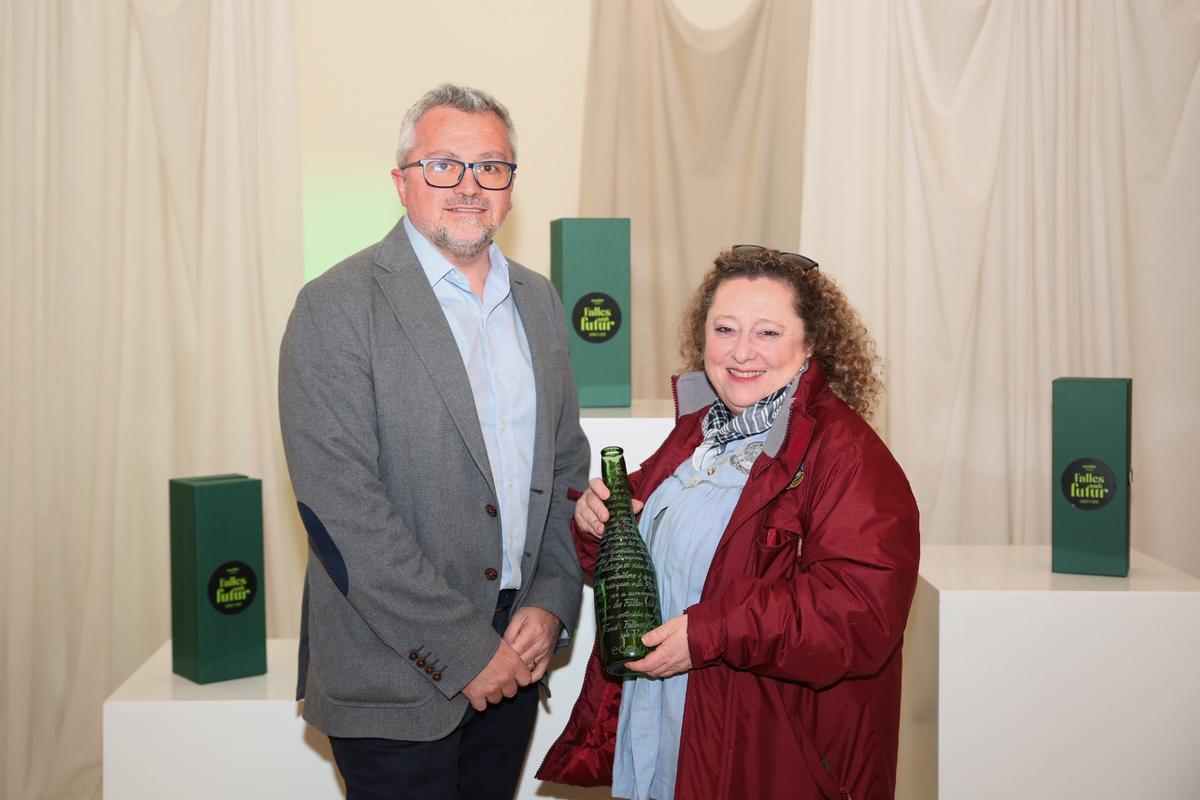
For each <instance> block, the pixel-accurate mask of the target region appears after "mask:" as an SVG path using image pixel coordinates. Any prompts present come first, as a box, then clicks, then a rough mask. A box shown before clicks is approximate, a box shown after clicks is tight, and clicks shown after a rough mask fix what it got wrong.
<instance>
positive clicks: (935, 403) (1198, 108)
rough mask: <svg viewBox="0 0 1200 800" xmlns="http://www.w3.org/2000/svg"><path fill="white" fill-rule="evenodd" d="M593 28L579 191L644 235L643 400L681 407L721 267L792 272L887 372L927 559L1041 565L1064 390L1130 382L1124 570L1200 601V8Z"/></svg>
mask: <svg viewBox="0 0 1200 800" xmlns="http://www.w3.org/2000/svg"><path fill="white" fill-rule="evenodd" d="M802 6H803V8H801V7H802ZM593 17H594V24H593V31H592V54H591V62H590V74H589V78H588V80H589V92H588V108H587V114H588V125H587V126H586V133H585V146H584V153H585V158H588V157H595V158H597V159H599V160H600V161H601V162H602V163H611V164H613V165H614V168H613V174H612V177H611V179H609V180H590V181H589V180H587V179H586V176H588V175H590V174H591V173H590V172H589V170H588V169H586V168H585V170H584V172H583V174H584V175H585V180H584V182H583V185H582V186H583V188H582V197H581V206H582V210H583V212H584V214H585V215H586V214H589V213H595V214H610V215H628V216H630V217H632V226H633V231H634V241H633V255H634V279H633V283H634V287H633V288H634V314H633V325H634V329H635V333H634V339H635V341H636V342H637V344H636V346H635V355H634V389H635V392H634V393H635V395H636V394H641V395H646V396H662V395H663V394H664V392H665V388H664V387H665V383H664V381H663V377H664V376H665V375H666V373H667V372H668V371H669V370H670V369H671V368H672V367H673V366H675V365H676V364H677V357H676V355H675V353H676V346H677V334H676V325H677V320H678V318H679V309H680V307H681V305H682V303H683V301H684V298H685V297H686V296H687V295H688V294H690V292H691V290H692V289H693V288H694V287H695V285H696V283H697V279H698V276H699V275H700V274H701V273H702V272H703V271H704V269H706V267H707V266H708V265H709V264H710V263H711V259H712V257H713V256H714V255H715V254H716V252H717V250H718V249H719V248H720V247H722V246H723V245H725V244H729V243H732V242H733V241H735V240H743V239H747V240H749V241H752V242H760V243H768V244H772V245H775V246H777V247H780V248H781V249H791V248H798V249H799V251H800V252H803V253H805V254H806V255H809V256H811V257H813V258H815V259H817V260H818V261H820V262H821V264H822V269H824V270H826V271H827V272H828V273H829V274H830V275H832V276H834V277H836V278H837V279H838V280H839V281H840V282H841V284H842V286H843V288H844V289H845V291H846V293H847V295H848V296H849V297H850V299H851V301H852V302H853V303H854V304H855V306H856V307H857V308H858V309H859V310H860V312H861V313H862V315H863V317H864V319H865V321H866V323H867V325H868V328H869V329H870V330H871V331H872V333H873V335H874V336H875V338H876V341H877V342H878V344H879V345H880V350H881V353H882V354H883V355H884V357H885V360H886V362H887V367H888V386H889V392H888V396H887V400H886V402H885V405H884V407H883V408H882V410H881V411H880V413H879V415H878V417H877V418H876V420H875V423H876V425H877V426H878V427H879V428H880V430H881V431H882V432H883V433H884V435H885V436H886V437H887V438H888V440H889V442H890V443H891V445H892V447H893V449H894V451H895V452H896V454H897V456H898V457H899V459H900V461H901V463H902V464H903V465H904V467H905V469H906V470H907V472H908V475H909V477H910V479H911V481H912V483H913V487H914V489H915V491H916V494H917V498H918V501H919V502H920V505H921V508H922V513H923V515H924V519H923V526H922V527H923V531H924V534H925V537H926V540H927V541H935V542H969V543H1004V542H1012V543H1046V542H1048V541H1049V503H1050V493H1051V487H1052V482H1051V479H1050V463H1049V461H1050V388H1051V381H1052V379H1053V378H1055V377H1060V376H1098V377H1114V376H1121V377H1126V376H1127V377H1132V378H1133V379H1134V409H1135V412H1134V413H1135V416H1134V465H1135V470H1136V474H1137V483H1136V485H1135V487H1134V494H1133V498H1134V500H1133V531H1134V533H1133V542H1134V546H1135V547H1138V548H1140V549H1142V550H1145V551H1147V552H1149V553H1150V554H1152V555H1155V556H1157V557H1159V558H1161V559H1164V560H1166V561H1168V562H1170V563H1172V564H1176V565H1178V566H1181V567H1182V568H1184V569H1187V570H1189V571H1191V572H1193V573H1197V574H1200V537H1193V536H1189V535H1188V533H1187V529H1186V527H1185V525H1184V523H1183V520H1184V519H1186V512H1184V511H1182V510H1181V505H1180V502H1179V501H1180V499H1181V498H1180V497H1179V494H1178V488H1179V486H1180V484H1179V478H1178V476H1183V475H1187V474H1188V472H1189V469H1188V468H1189V463H1190V460H1191V454H1192V453H1195V452H1196V451H1197V447H1198V446H1200V413H1198V411H1197V407H1198V406H1197V403H1196V402H1195V400H1194V398H1195V397H1196V396H1197V393H1198V391H1200V374H1198V370H1197V368H1196V367H1195V363H1196V359H1195V358H1194V357H1191V356H1189V354H1188V351H1187V349H1186V348H1187V346H1188V345H1189V344H1190V343H1191V342H1194V341H1196V340H1197V334H1198V333H1200V323H1198V322H1197V315H1196V314H1195V313H1194V312H1192V310H1191V306H1192V305H1193V304H1194V302H1195V299H1196V297H1197V291H1196V290H1197V288H1200V277H1198V276H1200V270H1197V267H1198V266H1200V264H1198V260H1200V259H1198V258H1197V255H1196V253H1197V251H1198V249H1200V248H1198V247H1197V245H1200V225H1198V224H1197V222H1198V221H1200V190H1198V189H1197V187H1198V186H1200V135H1198V134H1200V131H1198V128H1200V69H1198V64H1200V62H1198V59H1200V2H1197V0H1171V1H1168V0H1155V1H1154V2H1132V0H1100V1H1099V2H1092V1H1091V0H1053V1H1052V2H1045V1H1044V0H1014V1H1013V2H992V3H988V2H946V1H945V0H925V2H921V1H920V0H893V1H892V2H878V3H866V2H841V0H813V2H812V10H811V17H809V16H808V10H807V4H791V3H782V2H779V3H772V2H753V3H751V5H750V7H749V9H748V10H747V11H746V13H745V15H744V16H743V17H742V18H741V19H738V20H736V21H735V22H733V23H732V24H730V25H729V26H728V27H727V28H725V29H722V30H719V31H696V30H694V29H693V28H691V27H689V26H688V24H687V23H686V22H685V21H682V20H681V19H680V17H679V14H678V12H677V11H676V10H675V8H674V3H673V2H672V0H658V2H654V3H618V2H603V3H596V4H595V5H594V11H593ZM806 28H807V30H805V29H806ZM793 32H795V33H800V32H803V38H800V37H799V36H796V37H792V36H789V35H788V34H790V33H793ZM805 42H807V46H808V48H809V50H808V53H807V59H806V61H805V62H804V63H802V64H798V65H797V64H795V63H794V62H793V61H791V60H790V59H791V58H792V57H793V56H794V53H795V52H796V51H799V50H801V49H803V48H804V47H805ZM789 47H790V48H791V49H789ZM730 77H732V78H733V86H734V87H735V88H734V89H733V90H732V91H731V90H730V87H729V85H727V82H726V79H728V78H730ZM789 98H790V99H792V100H794V101H795V102H796V103H797V104H801V103H802V104H803V111H802V112H800V111H794V110H793V111H790V112H781V111H780V107H781V106H782V105H786V103H787V101H788V99H789ZM764 130H771V131H772V132H773V133H772V135H771V136H763V135H762V134H761V131H764ZM746 131H758V132H759V134H757V135H754V136H744V135H743V133H744V132H746ZM800 149H802V151H803V158H802V159H797V158H795V157H794V153H795V152H796V151H798V150H800ZM743 178H745V180H742V179H743ZM799 185H802V187H803V190H802V191H801V192H800V193H799V195H795V194H788V193H787V192H780V191H779V189H780V187H788V186H799ZM796 202H799V203H800V204H801V207H802V211H801V212H800V214H799V221H800V228H799V231H798V232H794V231H795V229H794V226H793V225H792V224H791V223H792V220H791V219H790V218H789V217H788V216H787V215H788V214H791V213H792V211H791V209H794V208H795V203H796ZM780 209H783V210H784V211H785V214H784V218H783V219H780V218H779V217H778V216H776V213H775V212H778V211H779V210H780Z"/></svg>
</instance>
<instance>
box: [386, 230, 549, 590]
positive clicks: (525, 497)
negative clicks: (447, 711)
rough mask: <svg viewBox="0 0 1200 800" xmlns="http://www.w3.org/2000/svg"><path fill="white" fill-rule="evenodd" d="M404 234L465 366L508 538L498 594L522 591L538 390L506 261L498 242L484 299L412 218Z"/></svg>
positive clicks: (490, 253) (493, 247) (492, 249)
mask: <svg viewBox="0 0 1200 800" xmlns="http://www.w3.org/2000/svg"><path fill="white" fill-rule="evenodd" d="M404 230H405V231H406V232H407V233H408V241H409V242H410V243H411V244H412V248H413V252H415V253H416V255H417V259H418V260H419V261H420V262H421V268H422V269H424V270H425V276H426V277H427V278H429V285H430V286H431V287H433V293H434V295H436V296H437V300H438V303H439V304H440V305H441V307H442V313H444V314H445V315H446V321H447V322H448V323H450V331H451V333H453V334H454V341H455V343H456V344H457V345H458V352H459V353H460V354H461V355H462V360H463V364H464V365H465V366H466V368H467V377H468V378H469V379H470V381H471V393H472V394H473V395H474V396H475V411H476V412H477V413H478V414H479V426H480V428H481V429H482V430H483V442H484V444H485V445H486V447H487V455H488V461H489V462H491V466H492V479H493V481H494V483H495V485H496V499H497V501H498V504H499V506H500V529H501V532H502V534H503V538H504V542H503V546H504V563H503V566H502V569H501V571H500V588H501V589H518V588H520V586H521V555H522V553H523V552H524V550H525V529H526V526H527V525H528V521H529V481H530V479H531V478H532V476H533V434H534V427H535V424H536V418H537V391H536V389H535V387H534V382H533V359H532V358H531V357H530V355H529V339H528V338H527V337H526V336H525V326H524V325H523V324H522V323H521V315H520V312H518V311H517V304H516V301H514V300H513V296H512V291H511V289H510V286H509V281H508V259H506V258H505V257H504V254H503V253H501V252H500V248H499V247H497V246H496V244H495V242H493V243H492V244H491V245H490V246H489V247H488V258H489V260H490V261H491V268H490V269H489V270H488V274H487V280H486V282H485V283H484V286H483V299H482V300H480V299H479V297H478V296H476V295H475V294H473V293H472V292H471V286H470V282H469V281H468V280H467V276H466V275H464V274H463V273H462V272H460V271H459V270H458V268H456V267H455V266H454V265H453V264H451V263H450V262H449V261H448V260H446V257H445V256H443V255H442V254H441V252H440V251H439V250H438V249H437V248H436V247H434V246H433V244H432V243H431V242H430V241H429V240H428V239H426V238H425V237H424V236H423V235H421V233H420V232H419V231H418V230H417V229H416V228H414V227H413V225H412V223H411V222H409V221H408V217H405V218H404ZM414 411H417V409H414Z"/></svg>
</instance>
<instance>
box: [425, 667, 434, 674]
mask: <svg viewBox="0 0 1200 800" xmlns="http://www.w3.org/2000/svg"><path fill="white" fill-rule="evenodd" d="M425 674H426V675H432V674H433V667H426V668H425Z"/></svg>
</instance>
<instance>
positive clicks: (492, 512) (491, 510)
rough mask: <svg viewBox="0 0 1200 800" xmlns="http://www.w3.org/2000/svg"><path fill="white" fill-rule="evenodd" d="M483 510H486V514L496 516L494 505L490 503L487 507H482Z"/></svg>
mask: <svg viewBox="0 0 1200 800" xmlns="http://www.w3.org/2000/svg"><path fill="white" fill-rule="evenodd" d="M483 510H484V511H486V512H487V515H488V516H489V517H494V516H496V507H495V506H494V505H492V504H491V503H488V504H487V507H486V508H484V509H483Z"/></svg>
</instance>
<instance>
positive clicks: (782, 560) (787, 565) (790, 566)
mask: <svg viewBox="0 0 1200 800" xmlns="http://www.w3.org/2000/svg"><path fill="white" fill-rule="evenodd" d="M803 549H804V529H803V526H802V525H801V523H800V520H799V519H797V518H796V517H794V516H786V515H779V514H776V515H771V514H768V515H767V518H766V519H765V520H764V522H763V527H762V528H761V529H760V530H759V531H758V534H757V535H756V536H755V537H754V547H753V549H752V552H751V564H750V569H751V573H750V574H751V575H754V576H755V577H759V578H770V579H779V578H787V577H790V576H791V575H792V573H793V572H795V570H796V565H797V564H798V563H799V562H800V554H801V552H803Z"/></svg>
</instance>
